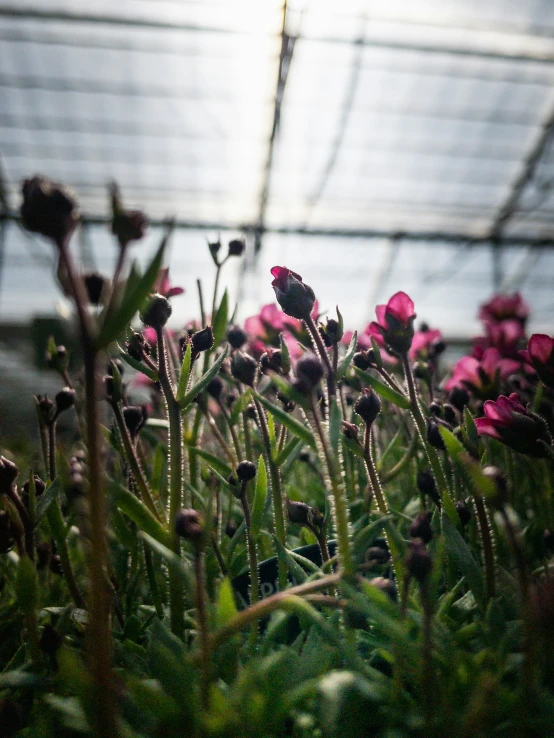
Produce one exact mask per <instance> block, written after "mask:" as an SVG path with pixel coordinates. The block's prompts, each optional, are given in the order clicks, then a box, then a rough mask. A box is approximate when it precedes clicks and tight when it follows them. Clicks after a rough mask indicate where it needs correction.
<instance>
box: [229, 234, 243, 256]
mask: <svg viewBox="0 0 554 738" xmlns="http://www.w3.org/2000/svg"><path fill="white" fill-rule="evenodd" d="M245 248H246V243H245V241H244V238H234V239H233V240H232V241H229V251H228V254H229V256H242V255H243V253H244V249H245Z"/></svg>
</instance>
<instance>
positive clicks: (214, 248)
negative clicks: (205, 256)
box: [208, 241, 221, 261]
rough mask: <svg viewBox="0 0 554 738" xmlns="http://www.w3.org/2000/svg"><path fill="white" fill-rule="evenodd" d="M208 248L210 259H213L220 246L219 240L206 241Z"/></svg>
mask: <svg viewBox="0 0 554 738" xmlns="http://www.w3.org/2000/svg"><path fill="white" fill-rule="evenodd" d="M208 248H209V250H210V254H211V255H212V259H214V261H215V258H216V256H217V255H218V253H219V249H220V248H221V242H220V241H213V243H208Z"/></svg>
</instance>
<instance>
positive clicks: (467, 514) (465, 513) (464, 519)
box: [456, 500, 471, 528]
mask: <svg viewBox="0 0 554 738" xmlns="http://www.w3.org/2000/svg"><path fill="white" fill-rule="evenodd" d="M456 512H457V513H458V518H459V519H460V523H461V525H462V528H465V527H466V525H467V524H468V523H469V521H470V520H471V510H470V509H469V507H468V506H467V505H466V503H465V502H464V500H456Z"/></svg>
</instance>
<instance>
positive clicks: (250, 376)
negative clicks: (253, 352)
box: [231, 351, 258, 387]
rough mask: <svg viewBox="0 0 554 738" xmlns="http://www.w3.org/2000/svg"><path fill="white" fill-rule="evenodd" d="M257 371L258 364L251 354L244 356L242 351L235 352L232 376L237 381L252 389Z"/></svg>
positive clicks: (232, 361)
mask: <svg viewBox="0 0 554 738" xmlns="http://www.w3.org/2000/svg"><path fill="white" fill-rule="evenodd" d="M257 371H258V362H257V361H256V359H253V358H252V357H251V356H250V355H249V354H244V353H243V352H242V351H235V353H234V354H233V358H232V359H231V374H232V375H233V377H234V378H235V379H238V381H239V382H242V383H243V384H247V385H248V386H249V387H252V386H253V385H254V380H255V379H256V373H257Z"/></svg>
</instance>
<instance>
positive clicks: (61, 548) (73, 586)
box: [46, 500, 85, 609]
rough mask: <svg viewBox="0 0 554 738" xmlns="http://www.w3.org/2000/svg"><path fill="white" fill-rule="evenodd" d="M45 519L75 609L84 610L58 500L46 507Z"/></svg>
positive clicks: (83, 602)
mask: <svg viewBox="0 0 554 738" xmlns="http://www.w3.org/2000/svg"><path fill="white" fill-rule="evenodd" d="M46 518H47V520H48V525H49V527H50V532H51V534H52V538H53V539H54V541H55V542H56V548H57V549H58V554H59V556H60V559H61V563H62V571H63V575H64V578H65V581H66V582H67V586H68V588H69V592H70V594H71V597H72V599H73V602H74V603H75V607H79V608H82V609H84V608H85V601H84V599H83V596H82V594H81V592H80V591H79V587H78V586H77V580H76V579H75V574H74V572H73V567H72V566H71V559H70V558H69V549H68V548H67V540H66V534H65V522H64V519H63V517H62V511H61V510H60V503H59V502H58V500H52V502H51V503H50V505H49V506H48V510H47V512H46Z"/></svg>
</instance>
